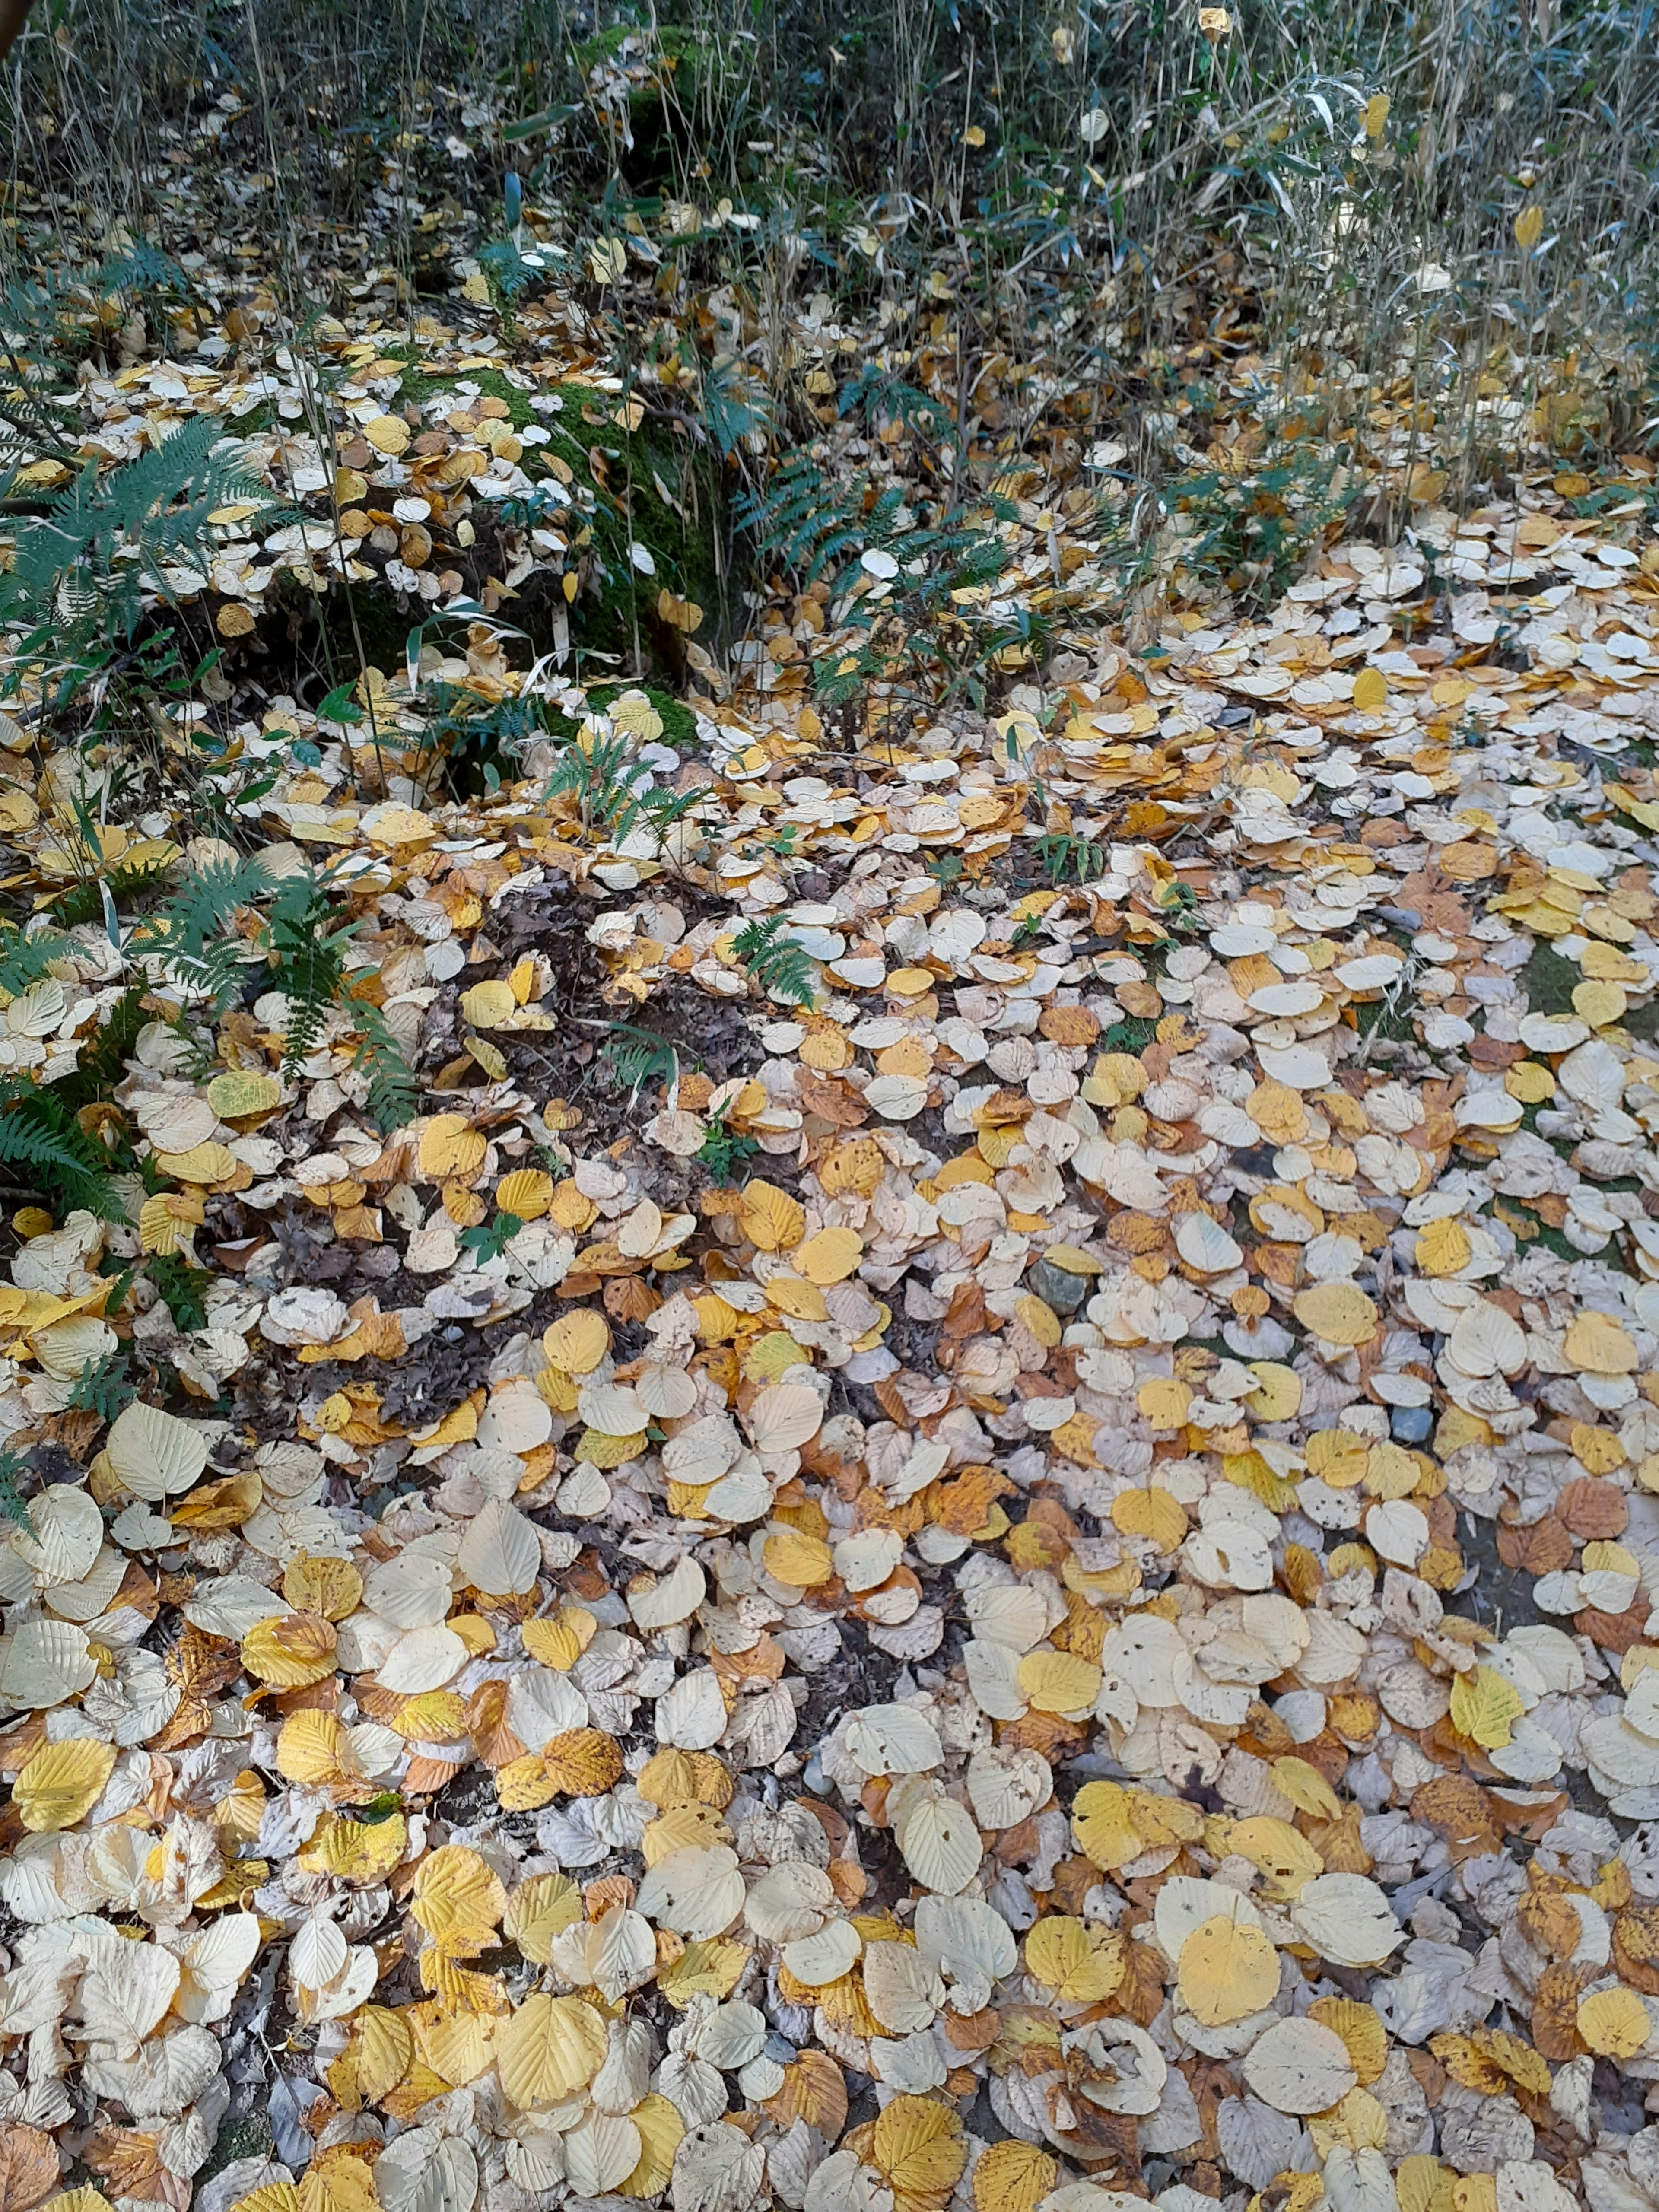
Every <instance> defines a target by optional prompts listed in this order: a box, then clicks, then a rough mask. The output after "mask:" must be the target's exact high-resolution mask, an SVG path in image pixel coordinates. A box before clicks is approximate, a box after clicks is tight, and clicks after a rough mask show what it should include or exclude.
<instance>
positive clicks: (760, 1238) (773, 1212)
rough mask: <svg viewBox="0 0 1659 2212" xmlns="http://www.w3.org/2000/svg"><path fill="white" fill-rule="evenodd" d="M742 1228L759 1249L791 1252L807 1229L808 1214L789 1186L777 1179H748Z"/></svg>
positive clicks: (741, 1218) (739, 1217)
mask: <svg viewBox="0 0 1659 2212" xmlns="http://www.w3.org/2000/svg"><path fill="white" fill-rule="evenodd" d="M738 1219H739V1220H740V1222H741V1223H742V1225H743V1231H744V1236H746V1237H748V1239H749V1241H750V1243H751V1244H752V1245H753V1246H754V1248H755V1249H756V1250H757V1252H792V1251H793V1249H794V1248H795V1246H796V1245H797V1244H799V1243H800V1241H801V1237H803V1235H804V1234H805V1229H806V1216H805V1212H803V1211H802V1210H801V1208H800V1206H799V1205H798V1204H797V1203H796V1201H795V1200H793V1198H791V1197H790V1195H789V1194H788V1192H787V1190H780V1189H779V1188H778V1187H777V1185H776V1184H775V1183H770V1182H759V1181H756V1182H749V1183H745V1184H744V1191H743V1210H742V1212H741V1213H740V1214H739V1216H738Z"/></svg>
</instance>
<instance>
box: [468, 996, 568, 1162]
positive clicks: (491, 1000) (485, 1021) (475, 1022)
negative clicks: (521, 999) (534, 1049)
mask: <svg viewBox="0 0 1659 2212" xmlns="http://www.w3.org/2000/svg"><path fill="white" fill-rule="evenodd" d="M513 1005H514V1000H513V990H512V986H511V985H510V984H507V983H503V982H501V981H499V980H498V979H497V978H495V977H493V976H492V977H491V978H490V979H489V981H487V982H483V983H475V984H474V985H473V986H472V987H471V990H470V991H463V992H462V994H461V1012H462V1013H463V1014H465V1017H466V1018H467V1020H468V1021H470V1022H471V1024H472V1026H473V1028H474V1029H479V1030H493V1029H497V1028H499V1027H500V1025H501V1023H503V1022H504V1021H505V1020H506V1019H507V1016H508V1015H509V1014H510V1013H511V1012H513ZM548 1180H549V1182H551V1180H552V1178H551V1177H549V1178H548Z"/></svg>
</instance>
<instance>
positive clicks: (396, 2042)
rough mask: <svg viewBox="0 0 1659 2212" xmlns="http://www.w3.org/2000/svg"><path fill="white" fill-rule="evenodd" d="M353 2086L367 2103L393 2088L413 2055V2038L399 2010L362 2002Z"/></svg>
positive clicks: (357, 2019)
mask: <svg viewBox="0 0 1659 2212" xmlns="http://www.w3.org/2000/svg"><path fill="white" fill-rule="evenodd" d="M356 2030H357V2088H358V2091H359V2093H360V2094H361V2095H362V2096H364V2097H366V2098H367V2099H368V2100H369V2102H370V2103H371V2104H373V2103H376V2102H378V2101H379V2100H380V2098H382V2097H384V2096H385V2094H386V2091H387V2090H388V2089H395V2088H396V2087H397V2086H398V2082H399V2081H402V2080H403V2078H404V2075H405V2074H406V2073H407V2072H408V2071H409V2062H410V2059H411V2058H412V2057H414V2056H415V2038H414V2036H413V2034H412V2033H410V2026H409V2022H408V2021H406V2020H405V2019H404V2016H403V2015H402V2014H401V2013H400V2012H393V2011H392V2010H391V2009H390V2008H388V2007H386V2006H385V2005H365V2006H364V2007H363V2008H362V2011H361V2012H360V2013H359V2014H358V2015H357V2018H356Z"/></svg>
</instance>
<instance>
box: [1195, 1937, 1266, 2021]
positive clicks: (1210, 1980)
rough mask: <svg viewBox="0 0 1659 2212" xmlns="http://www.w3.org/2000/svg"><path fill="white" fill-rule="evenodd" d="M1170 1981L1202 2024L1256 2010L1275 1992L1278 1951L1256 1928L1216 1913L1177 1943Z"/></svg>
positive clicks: (1246, 2015)
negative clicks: (1178, 1951)
mask: <svg viewBox="0 0 1659 2212" xmlns="http://www.w3.org/2000/svg"><path fill="white" fill-rule="evenodd" d="M1176 1985H1177V1987H1178V1988H1179V1989H1180V1991H1181V1996H1182V2002H1183V2003H1184V2004H1185V2005H1186V2007H1187V2009H1188V2012H1190V2013H1191V2014H1192V2015H1193V2017H1194V2019H1195V2020H1197V2021H1200V2022H1201V2023H1202V2024H1203V2026H1204V2027H1225V2025H1226V2024H1227V2023H1228V2022H1229V2021H1235V2020H1244V2019H1247V2018H1248V2017H1249V2015H1250V2014H1251V2013H1253V2012H1261V2011H1262V2010H1264V2009H1265V2008H1266V2007H1267V2006H1268V2005H1270V2004H1271V2003H1272V2002H1273V1999H1274V1997H1275V1996H1277V1995H1278V1994H1279V1954H1278V1952H1277V1951H1275V1950H1274V1948H1273V1945H1272V1944H1271V1943H1270V1942H1268V1940H1267V1937H1266V1936H1264V1935H1263V1934H1262V1933H1261V1929H1258V1928H1250V1927H1247V1926H1246V1925H1245V1924H1244V1923H1243V1921H1238V1920H1233V1919H1231V1918H1230V1917H1228V1916H1227V1915H1226V1914H1225V1913H1220V1912H1218V1913H1217V1915H1216V1916H1215V1917H1214V1919H1213V1920H1206V1921H1205V1922H1204V1923H1203V1925H1202V1926H1201V1927H1199V1928H1194V1930H1193V1932H1192V1934H1191V1935H1190V1936H1188V1938H1187V1940H1186V1942H1184V1943H1183V1944H1182V1947H1181V1958H1180V1960H1179V1962H1178V1965H1177V1968H1176Z"/></svg>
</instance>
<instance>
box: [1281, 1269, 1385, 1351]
mask: <svg viewBox="0 0 1659 2212" xmlns="http://www.w3.org/2000/svg"><path fill="white" fill-rule="evenodd" d="M1291 1311H1292V1312H1293V1313H1294V1314H1295V1316H1296V1317H1297V1320H1298V1321H1299V1322H1301V1324H1302V1326H1303V1328H1305V1329H1307V1330H1309V1331H1310V1333H1311V1334H1313V1335H1315V1336H1316V1337H1319V1338H1320V1339H1321V1340H1322V1341H1323V1342H1324V1343H1326V1344H1341V1345H1349V1346H1355V1345H1361V1344H1369V1343H1370V1340H1371V1339H1372V1338H1373V1337H1374V1336H1375V1335H1376V1331H1377V1325H1378V1322H1379V1320H1380V1316H1379V1315H1378V1313H1377V1310H1376V1306H1375V1304H1373V1303H1372V1301H1371V1300H1370V1298H1368V1297H1366V1295H1365V1293H1364V1291H1362V1290H1361V1289H1360V1288H1359V1286H1358V1284H1355V1283H1316V1285H1314V1287H1313V1288H1312V1289H1311V1290H1307V1291H1302V1292H1301V1293H1300V1294H1299V1295H1298V1296H1297V1298H1296V1299H1295V1301H1294V1303H1293V1304H1292V1306H1291Z"/></svg>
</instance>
